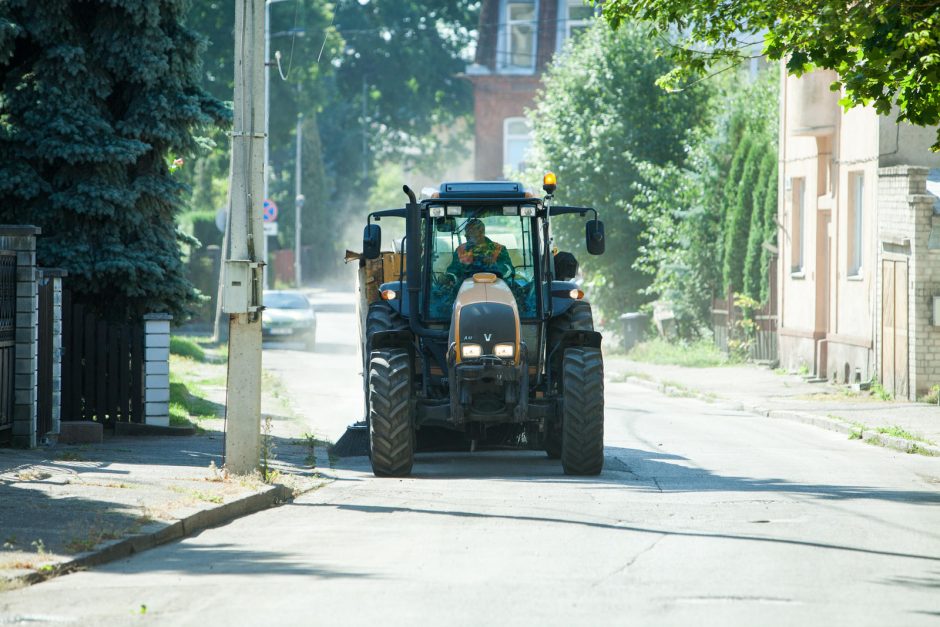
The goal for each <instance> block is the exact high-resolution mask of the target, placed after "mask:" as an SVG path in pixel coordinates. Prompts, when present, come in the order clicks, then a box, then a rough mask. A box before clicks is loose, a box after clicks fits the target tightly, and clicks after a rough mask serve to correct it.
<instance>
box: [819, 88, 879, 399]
mask: <svg viewBox="0 0 940 627" xmlns="http://www.w3.org/2000/svg"><path fill="white" fill-rule="evenodd" d="M878 127H879V118H878V115H877V114H876V113H875V111H874V109H872V108H870V107H859V108H855V109H850V110H849V111H847V112H845V113H842V114H840V120H839V129H840V132H839V134H838V135H837V137H835V138H834V142H833V143H834V146H835V148H834V149H833V151H832V156H831V167H830V171H829V172H830V177H831V190H832V199H831V204H832V225H831V227H830V228H831V240H830V254H831V259H832V262H833V263H832V265H831V267H830V273H829V320H828V327H827V334H826V341H827V351H826V364H825V368H824V370H823V374H821V376H825V377H826V378H828V379H830V380H834V381H838V382H840V383H851V382H854V381H855V380H856V379H857V380H859V381H867V380H869V379H870V378H871V373H872V365H873V349H874V344H873V333H874V328H873V323H874V318H873V314H874V311H873V304H872V303H873V302H874V295H875V277H876V263H875V256H876V225H875V220H874V215H875V207H876V206H877V193H876V181H877V175H878V154H879V134H878ZM857 179H860V180H861V181H862V194H861V203H862V220H861V253H860V260H861V268H859V269H856V268H854V267H853V265H854V263H853V261H854V254H853V253H854V247H855V242H854V239H855V237H854V229H855V224H854V222H855V219H854V215H853V214H854V206H855V202H856V199H855V196H856V193H857V191H858V188H857V186H856V180H857Z"/></svg>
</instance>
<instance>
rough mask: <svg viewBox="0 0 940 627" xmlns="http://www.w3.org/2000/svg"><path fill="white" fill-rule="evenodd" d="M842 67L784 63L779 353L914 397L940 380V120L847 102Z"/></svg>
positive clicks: (794, 365)
mask: <svg viewBox="0 0 940 627" xmlns="http://www.w3.org/2000/svg"><path fill="white" fill-rule="evenodd" d="M834 78H835V76H834V74H833V73H831V72H824V71H818V72H814V73H811V74H808V75H804V76H803V77H801V78H796V77H792V76H790V77H788V76H786V75H785V73H783V72H782V75H781V81H782V83H781V85H782V87H781V115H780V124H781V127H780V161H781V168H780V176H781V179H782V181H781V182H782V184H781V185H780V190H781V192H780V193H781V201H780V209H779V216H778V223H779V225H780V233H779V237H778V241H779V243H780V246H779V255H780V256H779V260H780V262H779V264H778V273H779V275H778V283H777V285H778V288H777V290H778V291H777V296H778V299H779V300H778V302H779V303H780V306H779V315H780V320H779V330H778V337H779V354H780V362H781V365H783V366H784V367H787V368H789V369H791V370H797V369H800V368H803V367H805V368H807V369H809V371H810V372H813V373H815V375H816V376H817V377H819V378H823V379H829V380H834V381H838V382H840V383H854V382H856V381H859V382H864V381H869V380H872V379H877V380H879V381H880V382H882V384H883V385H884V386H885V387H886V388H887V389H888V390H890V391H891V392H893V393H895V394H896V395H897V396H899V397H906V398H911V399H914V398H916V397H918V396H921V395H923V394H924V393H926V392H927V391H928V390H929V389H930V387H931V386H932V385H935V384H938V383H940V358H935V357H933V356H932V355H936V354H938V349H940V202H938V198H937V194H940V189H938V188H937V185H938V184H940V170H938V169H937V168H940V155H938V154H936V153H932V152H930V150H929V147H930V144H931V143H932V141H933V140H934V138H935V137H936V129H935V128H920V127H914V126H911V125H909V124H898V123H897V122H896V121H895V117H894V116H893V115H891V116H879V115H878V114H877V113H876V112H875V111H874V109H872V108H871V107H857V108H854V109H851V110H849V111H843V110H842V108H841V107H840V106H839V102H838V101H839V98H840V94H839V93H838V92H832V91H830V90H829V85H830V84H831V82H832V81H833V80H834ZM931 192H932V193H931ZM935 300H936V301H937V307H936V308H935V306H934V301H935ZM935 310H936V313H935Z"/></svg>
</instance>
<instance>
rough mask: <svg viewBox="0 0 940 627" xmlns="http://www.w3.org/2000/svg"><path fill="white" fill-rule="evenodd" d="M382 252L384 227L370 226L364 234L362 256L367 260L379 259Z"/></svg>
mask: <svg viewBox="0 0 940 627" xmlns="http://www.w3.org/2000/svg"><path fill="white" fill-rule="evenodd" d="M381 250H382V227H380V226H379V225H378V224H369V225H367V226H366V228H365V230H364V231H363V232H362V256H363V257H365V258H366V259H378V257H379V253H380V252H381Z"/></svg>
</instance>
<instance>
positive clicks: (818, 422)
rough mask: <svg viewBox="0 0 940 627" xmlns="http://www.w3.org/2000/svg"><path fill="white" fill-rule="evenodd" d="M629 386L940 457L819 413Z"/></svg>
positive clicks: (633, 379)
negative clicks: (722, 404) (727, 404)
mask: <svg viewBox="0 0 940 627" xmlns="http://www.w3.org/2000/svg"><path fill="white" fill-rule="evenodd" d="M625 381H626V382H628V383H633V384H634V385H639V386H641V387H645V388H648V389H651V390H655V391H657V392H660V393H662V394H667V395H673V396H686V397H691V398H696V399H698V400H703V401H707V402H714V401H715V400H721V401H723V402H730V403H731V404H732V406H734V407H735V408H736V409H739V410H740V411H746V412H750V413H752V414H757V415H759V416H764V417H766V418H776V419H779V420H790V421H793V422H800V423H803V424H807V425H812V426H814V427H818V428H820V429H826V430H827V431H836V432H838V433H844V434H845V435H847V436H853V435H854V436H855V438H854V439H856V440H860V441H862V442H865V443H868V444H876V445H878V446H884V447H885V448H890V449H894V450H896V451H901V452H902V453H912V454H919V455H926V456H928V457H940V446H937V445H934V444H927V443H926V442H916V441H913V440H906V439H904V438H898V437H895V436H893V435H888V434H886V433H879V432H877V431H873V430H870V429H859V428H858V427H855V426H854V425H852V424H850V423H847V422H843V421H841V420H836V419H833V418H829V417H828V416H821V415H819V414H813V413H808V412H799V411H793V410H787V409H767V408H766V407H759V406H757V405H749V404H747V403H741V402H738V401H733V400H731V401H729V400H728V399H725V398H722V397H718V398H717V399H716V397H713V396H709V395H706V394H702V393H701V392H699V391H698V390H694V389H692V388H678V387H675V386H673V385H669V384H667V383H660V382H657V381H652V380H649V379H642V378H640V377H637V376H633V375H631V376H628V377H626V379H625Z"/></svg>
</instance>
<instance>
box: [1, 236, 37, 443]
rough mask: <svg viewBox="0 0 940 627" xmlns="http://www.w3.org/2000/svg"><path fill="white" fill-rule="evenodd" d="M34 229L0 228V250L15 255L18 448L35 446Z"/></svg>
mask: <svg viewBox="0 0 940 627" xmlns="http://www.w3.org/2000/svg"><path fill="white" fill-rule="evenodd" d="M41 232H42V231H41V230H40V229H39V227H36V226H5V225H3V226H0V249H2V250H9V251H13V252H15V253H16V336H15V341H16V354H15V355H16V356H15V361H16V363H15V366H14V379H13V437H12V439H11V443H12V444H13V446H16V447H20V448H33V447H35V446H36V385H37V382H38V372H37V363H38V360H39V353H38V346H39V282H38V276H37V273H36V236H37V235H39V234H40V233H41Z"/></svg>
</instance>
